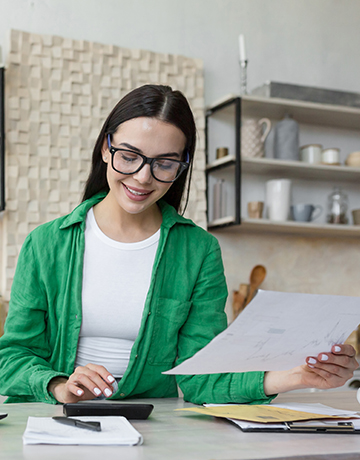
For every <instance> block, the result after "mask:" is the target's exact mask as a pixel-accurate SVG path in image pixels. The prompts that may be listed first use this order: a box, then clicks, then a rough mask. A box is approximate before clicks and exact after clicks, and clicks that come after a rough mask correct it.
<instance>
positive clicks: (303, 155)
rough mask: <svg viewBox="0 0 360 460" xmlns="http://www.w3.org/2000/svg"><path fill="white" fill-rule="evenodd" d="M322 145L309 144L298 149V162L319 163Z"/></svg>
mask: <svg viewBox="0 0 360 460" xmlns="http://www.w3.org/2000/svg"><path fill="white" fill-rule="evenodd" d="M321 154H322V145H320V144H309V145H303V146H302V147H300V161H303V162H304V163H311V164H319V163H321Z"/></svg>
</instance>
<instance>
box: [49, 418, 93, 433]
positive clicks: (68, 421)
mask: <svg viewBox="0 0 360 460" xmlns="http://www.w3.org/2000/svg"><path fill="white" fill-rule="evenodd" d="M52 419H53V420H55V422H59V423H63V424H64V425H70V426H75V427H76V428H83V429H84V430H91V431H101V424H100V422H83V421H82V420H78V419H76V418H68V417H53V418H52Z"/></svg>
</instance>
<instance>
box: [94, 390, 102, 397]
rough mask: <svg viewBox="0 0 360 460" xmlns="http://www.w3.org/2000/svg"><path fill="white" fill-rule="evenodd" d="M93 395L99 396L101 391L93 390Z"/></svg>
mask: <svg viewBox="0 0 360 460" xmlns="http://www.w3.org/2000/svg"><path fill="white" fill-rule="evenodd" d="M94 393H95V394H96V395H97V396H99V395H101V391H100V390H99V388H94Z"/></svg>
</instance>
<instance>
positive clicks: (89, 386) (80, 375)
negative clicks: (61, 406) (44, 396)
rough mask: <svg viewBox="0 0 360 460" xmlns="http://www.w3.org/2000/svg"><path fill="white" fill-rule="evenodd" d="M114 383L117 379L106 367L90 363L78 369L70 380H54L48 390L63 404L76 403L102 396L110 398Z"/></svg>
mask: <svg viewBox="0 0 360 460" xmlns="http://www.w3.org/2000/svg"><path fill="white" fill-rule="evenodd" d="M113 382H115V378H114V377H113V376H112V375H111V374H110V372H109V371H108V370H107V369H106V368H105V367H104V366H99V365H97V364H91V363H90V364H87V365H86V366H79V367H77V368H76V369H75V372H74V373H73V374H71V375H70V377H69V378H68V379H66V378H64V377H55V378H53V379H52V380H50V382H49V385H48V390H49V392H50V393H52V395H53V396H54V398H55V399H56V400H57V401H59V402H61V403H76V402H78V401H86V400H89V399H95V398H97V397H98V396H100V395H101V394H103V395H104V396H105V397H106V398H108V397H109V396H111V395H112V394H113V387H112V385H111V384H112V383H113Z"/></svg>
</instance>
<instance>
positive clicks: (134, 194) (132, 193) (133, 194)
mask: <svg viewBox="0 0 360 460" xmlns="http://www.w3.org/2000/svg"><path fill="white" fill-rule="evenodd" d="M122 185H123V186H124V189H125V193H126V195H127V196H128V197H129V198H131V199H132V200H136V201H141V200H144V199H146V198H147V197H148V196H149V195H150V194H151V193H152V190H151V191H149V192H148V191H147V190H141V189H136V188H132V187H129V186H128V185H125V184H124V183H123V182H122Z"/></svg>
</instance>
